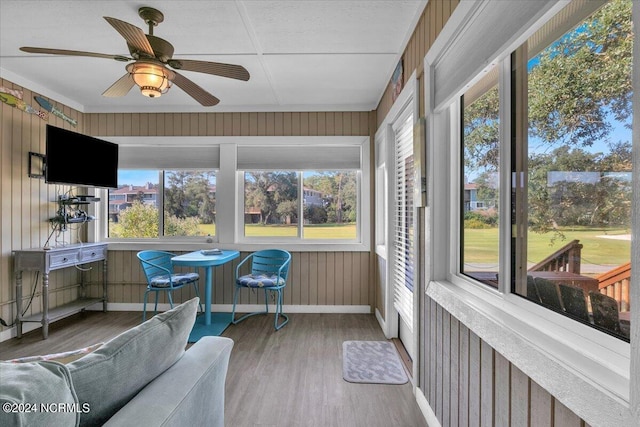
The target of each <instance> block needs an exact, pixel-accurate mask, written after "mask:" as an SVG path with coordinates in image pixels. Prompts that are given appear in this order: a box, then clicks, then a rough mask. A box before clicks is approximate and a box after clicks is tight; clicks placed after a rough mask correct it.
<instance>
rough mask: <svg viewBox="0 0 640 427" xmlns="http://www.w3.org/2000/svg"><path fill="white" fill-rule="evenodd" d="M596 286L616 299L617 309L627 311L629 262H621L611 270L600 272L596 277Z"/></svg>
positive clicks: (629, 278)
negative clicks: (597, 283)
mask: <svg viewBox="0 0 640 427" xmlns="http://www.w3.org/2000/svg"><path fill="white" fill-rule="evenodd" d="M597 279H598V282H599V285H598V288H599V290H600V293H601V294H605V295H607V296H610V297H611V298H614V299H615V300H616V301H618V309H619V310H620V311H621V312H622V311H629V310H630V309H631V307H630V305H629V287H630V286H629V285H630V284H631V263H630V262H628V263H626V264H622V265H620V266H618V267H616V268H614V269H613V270H609V271H607V272H606V273H602V274H601V275H600V276H598V277H597Z"/></svg>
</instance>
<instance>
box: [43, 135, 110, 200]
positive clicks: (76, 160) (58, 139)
mask: <svg viewBox="0 0 640 427" xmlns="http://www.w3.org/2000/svg"><path fill="white" fill-rule="evenodd" d="M46 145H47V152H46V159H45V167H44V180H45V182H47V183H51V184H69V185H84V186H91V187H103V188H117V187H118V144H114V143H113V142H108V141H103V140H101V139H98V138H94V137H91V136H87V135H82V134H79V133H76V132H72V131H70V130H66V129H62V128H59V127H55V126H51V125H47V135H46Z"/></svg>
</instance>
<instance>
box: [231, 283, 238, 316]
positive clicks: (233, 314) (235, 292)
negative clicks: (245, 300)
mask: <svg viewBox="0 0 640 427" xmlns="http://www.w3.org/2000/svg"><path fill="white" fill-rule="evenodd" d="M239 291H240V287H239V286H236V287H235V289H234V291H233V308H232V309H231V323H233V324H234V325H236V324H238V322H239V321H240V319H238V320H236V303H237V302H238V292H239Z"/></svg>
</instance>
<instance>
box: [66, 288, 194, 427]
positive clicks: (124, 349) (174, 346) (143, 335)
mask: <svg viewBox="0 0 640 427" xmlns="http://www.w3.org/2000/svg"><path fill="white" fill-rule="evenodd" d="M197 308H198V298H194V299H192V300H189V301H187V302H185V303H184V304H181V305H179V306H177V307H175V308H174V309H172V310H169V311H166V312H164V313H161V314H158V315H157V316H155V317H153V318H151V319H149V320H148V321H146V322H144V323H142V324H141V325H138V326H136V327H135V328H132V329H129V330H128V331H126V332H124V333H122V334H120V335H118V336H117V337H115V338H113V339H112V340H111V341H108V342H106V343H104V344H103V345H102V346H101V347H100V348H99V349H98V350H96V351H94V352H93V353H91V354H88V355H86V356H84V357H82V358H81V359H78V360H76V361H74V362H71V363H69V364H68V365H66V366H67V367H68V368H69V372H70V373H71V378H72V381H73V386H74V388H75V391H76V394H77V396H78V402H79V403H80V404H83V403H88V404H89V407H90V411H88V412H87V413H83V414H82V415H81V417H80V425H81V426H89V425H92V426H95V425H102V424H103V423H104V422H105V421H107V420H108V419H109V418H110V417H111V416H112V415H113V414H115V413H116V412H117V411H118V410H119V409H120V408H122V407H123V406H124V405H125V404H126V403H127V402H128V401H129V400H131V398H133V397H134V396H135V395H136V394H137V393H138V392H139V391H140V390H141V389H143V388H144V387H145V386H146V385H147V384H148V383H149V382H151V381H152V380H153V379H154V378H156V377H157V376H158V375H160V374H162V373H163V372H164V371H165V370H166V369H167V368H169V367H170V366H171V365H173V364H174V363H175V362H176V361H177V360H178V359H180V357H182V355H183V354H184V352H185V347H186V345H187V338H188V337H189V332H191V328H192V327H193V324H194V322H195V317H196V311H197Z"/></svg>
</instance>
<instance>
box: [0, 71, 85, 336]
mask: <svg viewBox="0 0 640 427" xmlns="http://www.w3.org/2000/svg"><path fill="white" fill-rule="evenodd" d="M0 86H3V87H6V88H9V89H15V90H22V91H23V97H22V99H23V101H24V102H26V103H27V104H28V105H31V106H33V107H34V108H36V109H38V110H40V109H41V108H40V106H39V105H38V104H37V103H36V101H35V100H34V99H33V97H34V96H35V95H41V94H38V93H35V92H32V91H30V90H29V89H26V88H23V87H20V86H17V85H15V84H13V83H12V82H10V81H8V80H5V79H0ZM45 98H46V97H45ZM49 101H50V102H51V103H52V104H53V105H54V106H55V107H56V108H58V109H60V110H61V111H63V112H64V113H65V114H66V115H67V116H69V117H72V118H73V119H75V120H77V121H78V125H77V127H73V126H71V125H70V124H69V123H67V122H65V121H63V120H62V119H60V118H58V117H56V116H54V115H53V114H49V118H48V121H45V120H42V119H40V118H39V117H38V116H37V115H34V114H29V113H26V112H24V111H22V110H19V109H17V108H14V107H11V106H9V105H7V104H5V103H0V123H1V125H0V317H2V319H4V320H5V321H6V322H7V323H9V324H11V323H13V321H14V319H15V317H16V313H15V299H14V298H15V288H14V277H13V257H12V251H14V250H18V249H26V248H31V247H41V246H43V245H44V243H45V242H46V241H47V238H48V237H49V234H50V233H51V232H52V228H51V225H50V223H49V221H48V219H49V218H51V217H53V216H54V215H55V214H56V209H57V205H56V203H55V200H56V199H57V197H58V195H61V194H64V193H66V192H67V191H69V190H70V189H71V188H72V187H69V186H64V185H48V184H45V183H44V180H42V179H37V178H29V177H28V173H29V170H28V158H29V152H30V151H32V152H35V153H42V154H44V152H45V130H46V126H45V125H46V124H47V123H49V124H52V125H54V126H57V127H61V128H64V129H69V130H72V131H76V132H82V129H83V126H84V123H83V115H82V113H79V112H78V111H76V110H73V109H72V108H69V107H67V106H65V105H62V104H60V103H57V102H55V100H52V99H49ZM34 172H35V170H34ZM82 238H83V233H82V230H81V229H80V227H79V226H71V227H69V230H68V231H66V232H65V233H62V234H60V235H57V234H53V235H52V236H51V240H50V244H51V245H54V244H55V243H56V241H65V242H67V243H70V242H71V243H76V242H78V241H79V239H82ZM23 281H24V287H25V289H24V294H25V301H24V303H23V307H26V306H27V303H28V299H29V297H30V293H31V290H32V284H33V283H34V281H35V275H34V274H30V273H25V274H24V275H23ZM78 281H79V271H77V270H75V271H74V270H73V269H67V270H64V271H57V272H54V273H52V274H51V276H50V289H51V291H52V297H51V305H52V306H56V305H60V304H63V303H65V302H68V301H71V300H73V299H75V298H76V295H77V289H76V288H75V287H73V286H71V287H69V286H68V285H69V284H74V283H78ZM41 307H42V301H41V300H40V297H39V292H36V294H35V296H34V299H33V302H32V304H31V306H30V307H29V309H28V310H27V313H26V314H27V315H28V314H33V313H38V312H41V311H42V309H41ZM2 329H5V328H4V327H3V328H2Z"/></svg>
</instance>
